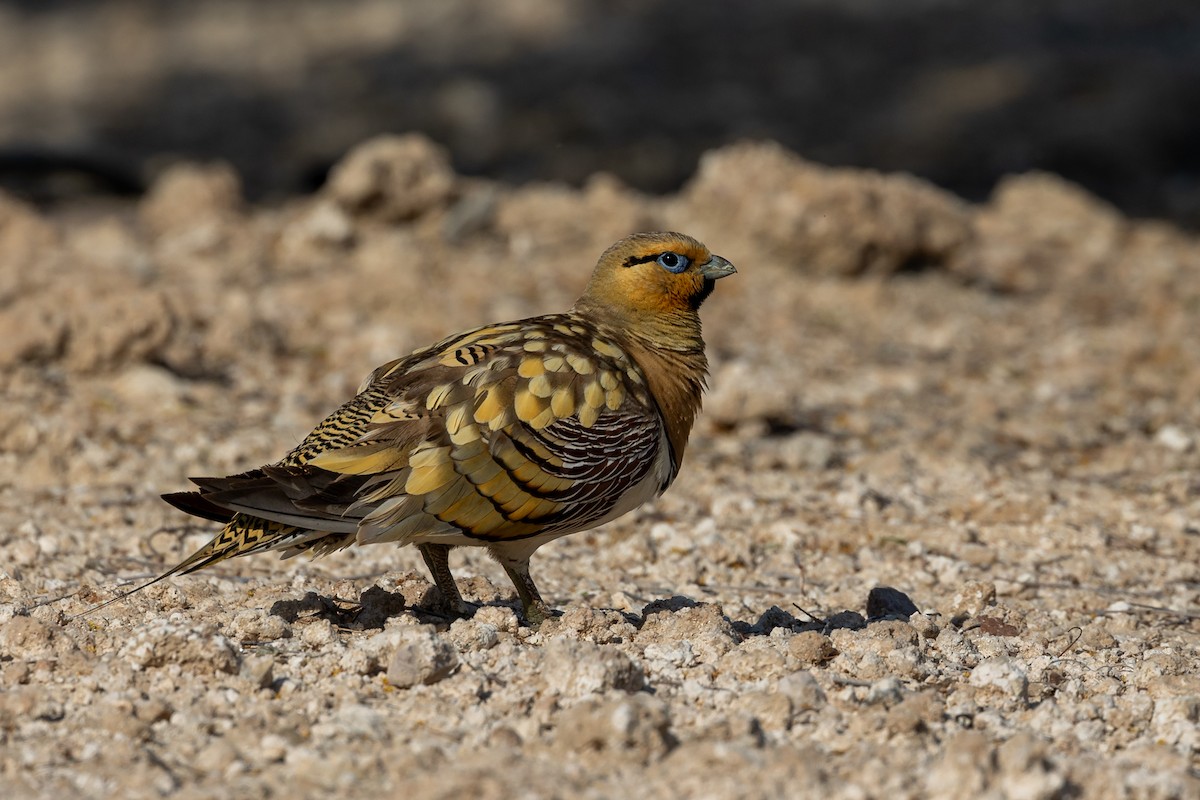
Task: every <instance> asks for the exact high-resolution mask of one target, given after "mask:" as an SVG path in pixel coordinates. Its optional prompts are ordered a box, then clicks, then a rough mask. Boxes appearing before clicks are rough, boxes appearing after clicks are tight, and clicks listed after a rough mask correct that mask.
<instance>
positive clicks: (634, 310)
mask: <svg viewBox="0 0 1200 800" xmlns="http://www.w3.org/2000/svg"><path fill="white" fill-rule="evenodd" d="M736 271H737V270H735V269H734V268H733V265H732V264H730V263H729V262H728V261H726V260H725V259H723V258H721V257H720V256H715V255H713V254H712V253H710V252H709V251H708V248H707V247H705V246H704V245H703V244H701V243H700V242H698V241H696V240H695V239H693V238H692V237H690V236H686V235H684V234H682V233H672V232H655V233H635V234H633V235H632V236H628V237H626V238H624V239H622V240H621V241H619V242H617V243H616V244H614V245H613V246H612V247H610V248H608V249H607V250H605V251H604V253H603V254H602V255H601V256H600V261H599V262H598V263H597V264H596V269H595V271H594V272H593V273H592V279H591V280H590V281H589V282H588V285H587V289H586V290H585V291H584V293H583V296H582V297H581V298H580V299H579V302H578V303H576V308H577V309H580V310H587V311H590V312H592V313H597V314H607V315H611V316H614V317H618V318H624V319H626V320H628V321H630V322H635V323H636V322H637V321H638V320H647V321H648V320H649V319H652V318H663V317H672V316H677V315H679V314H695V312H696V309H698V308H700V304H701V303H703V302H704V301H705V299H707V298H708V296H709V295H710V294H712V290H713V286H714V285H715V283H716V281H717V280H718V279H720V278H724V277H725V276H726V275H732V274H733V273H734V272H736Z"/></svg>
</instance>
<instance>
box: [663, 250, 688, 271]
mask: <svg viewBox="0 0 1200 800" xmlns="http://www.w3.org/2000/svg"><path fill="white" fill-rule="evenodd" d="M655 261H657V262H658V265H659V266H660V267H662V268H663V269H665V270H667V271H668V272H683V271H684V270H685V269H687V268H688V264H689V263H690V262H689V261H688V258H687V256H681V255H679V253H663V254H662V255H661V256H659V257H658V258H656V259H655Z"/></svg>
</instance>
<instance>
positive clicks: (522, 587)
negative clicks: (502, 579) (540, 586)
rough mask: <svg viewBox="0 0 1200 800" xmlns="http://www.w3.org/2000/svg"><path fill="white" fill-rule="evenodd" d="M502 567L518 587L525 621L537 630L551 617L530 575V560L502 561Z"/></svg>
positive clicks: (548, 608)
mask: <svg viewBox="0 0 1200 800" xmlns="http://www.w3.org/2000/svg"><path fill="white" fill-rule="evenodd" d="M500 566H502V567H504V571H505V572H507V573H508V577H509V580H511V581H512V582H513V586H515V587H517V596H518V597H520V598H521V607H522V609H523V610H524V611H525V620H526V621H527V622H528V623H529V626H530V627H531V628H536V627H538V626H539V625H541V624H542V623H543V622H544V621H545V620H546V618H547V617H548V616H550V613H551V612H550V607H549V606H548V605H546V601H545V600H543V599H542V596H541V595H540V594H539V593H538V590H537V586H536V585H535V584H534V582H533V576H532V575H530V574H529V559H528V558H526V559H523V560H520V561H508V560H507V559H500Z"/></svg>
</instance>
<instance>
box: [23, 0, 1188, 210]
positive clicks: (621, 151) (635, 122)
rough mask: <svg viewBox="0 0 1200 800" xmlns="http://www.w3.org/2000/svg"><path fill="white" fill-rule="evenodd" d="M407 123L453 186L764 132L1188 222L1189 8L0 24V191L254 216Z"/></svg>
mask: <svg viewBox="0 0 1200 800" xmlns="http://www.w3.org/2000/svg"><path fill="white" fill-rule="evenodd" d="M404 131H423V132H425V133H427V134H428V135H429V136H431V137H432V138H433V139H435V140H436V141H438V142H441V143H442V144H444V145H446V146H447V147H448V148H449V149H450V151H451V154H452V157H453V161H454V166H455V168H456V169H457V170H458V171H460V172H462V173H466V174H477V175H487V176H489V177H493V178H497V179H501V180H504V181H509V182H513V183H523V182H528V181H531V180H563V181H567V182H571V183H578V182H580V181H582V180H583V179H584V178H586V177H587V176H588V175H590V174H592V173H594V172H596V171H601V170H603V171H607V172H611V173H613V174H615V175H617V176H619V177H620V178H621V179H622V180H623V181H625V182H627V183H628V184H630V185H632V186H634V187H636V188H638V189H641V190H644V191H647V192H667V191H670V190H674V189H676V188H678V187H679V186H680V185H681V184H682V183H683V182H684V181H686V180H687V179H688V177H689V176H690V175H691V174H692V173H693V171H694V169H695V166H696V160H697V157H698V156H699V154H700V153H702V152H703V151H705V150H707V149H710V148H713V147H716V146H719V145H722V144H726V143H729V142H731V141H734V140H738V139H742V138H747V137H749V138H758V139H773V140H776V141H779V142H780V143H782V144H784V145H785V146H786V147H788V148H790V149H792V150H794V151H796V152H797V153H799V154H800V155H802V156H803V157H805V158H807V159H810V160H814V161H818V162H821V163H825V164H829V165H837V166H859V167H870V168H876V169H880V170H887V171H894V170H904V171H910V172H912V173H915V174H917V175H919V176H922V177H924V178H927V179H929V180H931V181H933V182H934V183H936V184H938V185H940V186H943V187H945V188H947V189H950V190H952V191H954V192H956V193H958V194H960V195H962V196H964V197H967V198H969V199H973V200H978V199H982V198H983V197H985V196H986V195H987V194H988V193H989V191H990V190H991V189H992V187H993V186H994V184H995V183H996V181H997V179H999V178H1000V177H1001V176H1003V175H1005V174H1009V173H1020V172H1026V171H1029V170H1035V169H1041V170H1048V171H1052V172H1055V173H1058V174H1060V175H1062V176H1064V177H1066V178H1068V179H1070V180H1072V181H1076V182H1078V183H1080V184H1082V185H1083V186H1085V187H1086V188H1087V189H1089V190H1090V191H1092V192H1094V193H1095V194H1097V195H1099V196H1100V197H1102V198H1104V199H1106V200H1108V201H1109V202H1111V203H1113V204H1115V205H1116V206H1118V207H1119V208H1121V209H1122V210H1123V211H1125V212H1126V213H1129V214H1132V215H1136V216H1152V217H1164V218H1168V219H1171V220H1173V221H1175V222H1178V223H1180V224H1183V225H1184V226H1187V227H1190V228H1196V227H1200V3H1197V2H1195V0H1138V2H1129V0H1057V1H1055V0H1010V1H1009V2H1005V3H973V2H962V1H961V0H836V1H835V0H760V2H755V3H707V4H704V3H696V2H693V0H638V1H637V2H633V1H632V0H630V1H629V2H612V1H611V0H579V1H578V2H573V3H555V2H546V1H544V0H411V1H410V2H395V0H257V1H256V2H240V1H231V0H93V1H91V2H88V1H86V0H74V1H73V2H67V1H66V0H57V1H56V0H27V1H26V2H7V3H4V4H3V5H2V6H0V187H3V188H4V189H6V190H8V191H11V192H15V193H17V194H19V195H22V196H24V197H26V198H29V199H32V200H33V201H35V202H38V203H42V204H53V203H61V202H64V201H71V200H75V199H79V198H80V197H82V196H88V195H92V196H94V195H96V194H100V195H107V194H113V193H125V194H136V193H138V192H140V191H141V190H142V189H143V188H144V187H145V185H146V184H147V182H148V181H149V180H151V179H152V178H153V176H154V175H155V174H156V173H157V172H158V171H159V170H161V169H162V168H163V166H164V165H166V164H169V163H171V162H172V161H174V160H179V159H188V160H212V159H221V160H225V161H228V162H230V163H231V164H233V165H234V166H235V167H236V169H237V170H238V172H239V173H240V174H241V176H242V180H243V187H244V191H245V193H246V194H247V196H248V197H250V198H251V199H253V200H256V201H263V202H270V201H272V200H275V199H278V198H281V197H285V196H288V195H292V194H296V193H303V192H309V191H312V190H314V189H316V188H317V187H319V186H320V185H321V183H322V182H323V180H324V178H325V175H326V173H327V171H328V169H329V167H330V165H332V164H333V163H334V162H336V161H337V160H338V159H339V158H340V157H341V156H342V155H343V154H344V153H345V152H346V151H347V150H348V149H350V148H351V147H353V146H354V145H355V144H357V143H359V142H361V141H363V140H364V139H366V138H368V137H370V136H372V135H374V134H377V133H380V132H404Z"/></svg>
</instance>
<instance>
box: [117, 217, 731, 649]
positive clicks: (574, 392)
mask: <svg viewBox="0 0 1200 800" xmlns="http://www.w3.org/2000/svg"><path fill="white" fill-rule="evenodd" d="M736 271H737V270H736V269H735V268H734V266H733V265H732V264H730V263H729V261H727V260H726V259H724V258H722V257H721V256H717V255H713V254H712V253H710V252H709V250H708V248H707V247H705V246H704V245H703V244H701V243H700V242H699V241H697V240H696V239H694V238H692V237H690V236H687V235H684V234H681V233H674V232H661V231H660V232H644V233H636V234H633V235H631V236H628V237H626V238H624V239H622V240H621V241H619V242H617V243H616V244H614V245H612V246H611V247H609V248H608V249H607V250H605V251H604V252H603V254H602V255H601V256H600V258H599V261H598V262H597V263H596V266H595V268H594V270H593V271H592V274H591V278H590V280H589V281H588V283H587V285H586V288H585V289H584V291H583V294H582V295H581V296H580V297H579V299H578V301H576V302H575V304H574V305H573V306H572V307H571V308H570V309H569V310H568V311H567V312H566V313H563V314H549V315H545V316H538V317H531V318H528V319H522V320H518V321H515V322H506V323H500V324H493V325H485V326H483V327H478V328H474V329H472V330H468V331H465V332H462V333H457V334H454V335H453V336H449V337H447V338H445V339H443V340H441V341H440V342H438V343H436V344H434V345H431V346H429V347H424V348H421V349H418V350H416V351H414V352H413V353H412V354H410V355H408V356H405V357H403V358H398V359H395V360H393V361H389V362H388V363H386V364H384V365H383V366H381V367H379V368H377V369H376V370H374V371H373V372H372V373H371V374H370V375H369V376H368V377H367V379H366V380H365V381H364V382H363V383H362V385H361V386H360V387H359V390H358V393H357V394H356V395H355V396H354V397H353V398H351V399H350V400H349V401H347V402H346V403H345V404H343V405H342V406H341V407H339V408H338V409H337V410H336V411H334V412H333V413H332V414H330V415H329V416H328V417H326V418H325V419H324V420H323V421H322V422H321V423H320V424H318V425H317V426H316V428H314V429H313V431H312V432H311V433H309V434H308V436H306V437H305V438H304V440H303V441H301V442H300V443H299V444H298V445H296V446H295V447H294V448H293V449H292V450H291V451H290V452H288V453H287V455H285V456H284V457H283V458H282V459H280V460H279V461H277V462H275V463H273V464H269V465H266V466H263V467H260V468H258V469H252V470H250V471H248V472H243V473H241V474H237V475H231V476H227V477H221V478H191V479H190V480H191V482H192V483H193V484H195V486H196V489H195V490H193V491H184V492H173V493H169V494H164V495H162V497H163V499H164V500H166V501H167V502H168V503H170V504H171V505H172V506H174V507H175V508H177V509H179V510H181V511H185V512H187V513H189V514H192V515H194V516H197V517H200V518H203V519H207V520H211V521H214V522H220V523H223V524H224V527H223V528H221V530H220V532H218V533H217V534H216V536H214V537H213V539H212V540H211V541H210V542H209V543H208V544H206V545H204V546H203V547H201V548H200V549H199V550H198V551H196V552H195V553H194V554H193V555H191V556H190V557H188V558H186V559H185V560H184V561H182V562H180V563H179V564H178V565H176V566H175V567H173V568H171V569H170V570H168V571H167V572H165V573H163V574H162V575H160V576H158V577H157V578H155V579H154V580H153V581H151V582H150V583H149V584H146V586H149V585H151V584H153V583H156V582H158V581H161V580H164V579H166V578H169V577H171V576H173V575H184V574H188V573H191V572H195V571H197V570H200V569H203V568H205V567H209V566H212V565H213V564H217V563H219V562H221V561H224V560H226V559H229V558H233V557H235V556H245V555H250V554H252V553H259V552H264V551H280V552H281V553H282V554H283V557H284V558H288V557H292V556H295V555H298V554H300V553H308V554H310V555H312V556H323V555H327V554H329V553H332V552H334V551H337V550H341V549H342V548H345V547H348V546H350V545H367V544H377V543H385V542H394V543H397V544H398V545H406V544H413V545H415V546H416V547H417V549H418V550H419V551H420V553H421V556H422V557H423V559H424V561H425V564H426V566H427V567H428V569H429V573H430V575H431V577H432V578H433V581H434V584H435V585H436V586H437V588H438V589H439V590H440V592H441V594H442V596H443V598H444V601H445V602H446V603H447V604H448V605H449V606H450V607H451V609H452V610H453V611H454V613H456V614H464V615H465V614H468V613H470V609H471V606H470V605H469V604H467V603H465V602H464V601H463V599H462V596H461V594H460V593H459V590H458V588H457V586H456V585H455V582H454V577H453V575H452V574H451V571H450V566H449V554H450V551H451V549H452V548H456V547H463V546H476V547H484V548H486V550H487V552H488V553H489V554H490V555H491V556H492V557H493V558H494V559H495V560H496V561H497V562H499V564H500V565H501V567H503V569H504V571H505V572H506V573H507V575H508V577H509V579H510V580H511V581H512V583H513V585H514V587H515V588H516V592H517V596H518V598H519V600H520V603H521V607H522V612H523V614H524V616H525V619H526V621H527V623H528V624H530V625H531V626H537V625H540V624H541V622H542V621H544V620H545V619H546V618H547V617H548V615H550V614H551V613H552V612H551V609H550V607H549V606H548V605H547V604H546V602H545V601H544V600H543V599H542V596H541V594H540V593H539V592H538V589H537V586H536V584H535V583H534V580H533V577H532V576H531V574H530V569H529V562H530V557H531V556H532V555H533V553H534V551H536V550H537V549H538V548H539V547H541V546H542V545H543V544H546V543H547V542H549V541H552V540H554V539H557V538H559V537H561V536H566V535H568V534H572V533H578V532H580V531H584V530H588V529H590V528H594V527H596V526H598V525H601V524H603V523H605V522H608V521H610V520H613V519H616V518H617V517H620V516H622V515H623V514H626V513H628V512H629V511H632V510H633V509H635V508H637V507H638V506H640V505H642V504H643V503H645V502H647V501H648V500H651V499H652V498H654V497H657V496H658V495H661V494H662V493H663V492H664V491H666V489H667V487H668V486H670V485H671V483H672V482H673V481H674V480H675V477H676V476H677V475H678V474H679V469H680V465H681V463H682V461H683V455H684V451H685V449H686V447H687V442H688V436H689V434H690V432H691V429H692V425H693V423H694V421H695V419H696V416H697V414H698V413H699V411H700V406H701V396H702V393H703V391H704V390H705V387H706V380H707V372H708V362H707V359H706V357H705V351H704V340H703V338H702V336H701V329H700V317H699V313H698V311H699V309H700V306H701V304H702V303H703V302H704V301H705V300H706V299H707V298H708V297H709V295H710V294H711V293H712V292H713V288H714V286H715V283H716V281H717V280H719V279H721V278H724V277H726V276H728V275H731V274H733V273H735V272H736ZM141 588H144V587H139V589H141ZM135 591H136V590H135Z"/></svg>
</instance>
